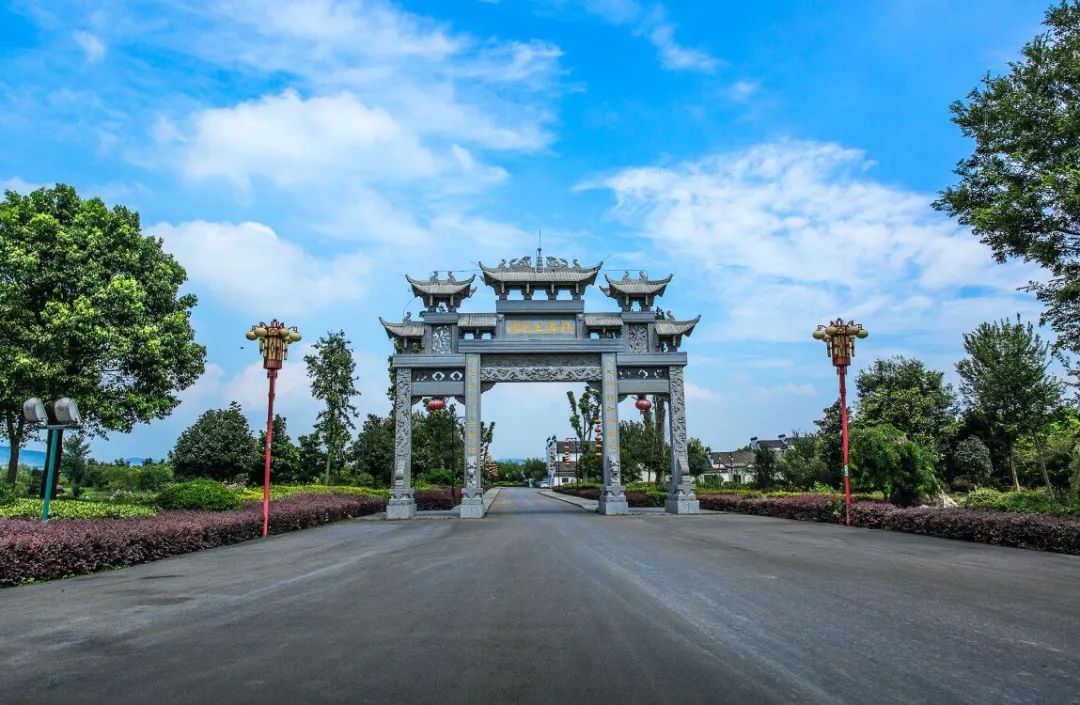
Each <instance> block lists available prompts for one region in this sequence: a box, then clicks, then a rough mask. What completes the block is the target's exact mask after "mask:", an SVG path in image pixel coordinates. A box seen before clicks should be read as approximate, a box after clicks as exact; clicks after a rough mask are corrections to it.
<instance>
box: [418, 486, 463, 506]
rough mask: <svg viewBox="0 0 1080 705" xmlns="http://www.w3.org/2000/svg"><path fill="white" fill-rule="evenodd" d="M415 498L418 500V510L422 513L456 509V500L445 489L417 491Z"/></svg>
mask: <svg viewBox="0 0 1080 705" xmlns="http://www.w3.org/2000/svg"><path fill="white" fill-rule="evenodd" d="M413 496H414V497H415V498H416V508H417V509H418V510H420V511H428V510H432V509H453V508H454V498H453V497H452V496H451V494H450V490H449V489H447V488H445V487H439V488H433V489H430V490H417V491H416V492H415V493H414V495H413Z"/></svg>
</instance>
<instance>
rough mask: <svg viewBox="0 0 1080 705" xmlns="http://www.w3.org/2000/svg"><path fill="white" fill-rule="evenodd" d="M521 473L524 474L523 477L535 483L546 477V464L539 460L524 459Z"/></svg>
mask: <svg viewBox="0 0 1080 705" xmlns="http://www.w3.org/2000/svg"><path fill="white" fill-rule="evenodd" d="M521 471H522V472H523V473H525V477H527V478H529V479H530V480H532V481H533V482H536V481H538V480H542V479H544V478H545V477H547V463H545V462H544V461H543V460H541V459H540V458H526V459H525V462H524V463H522V464H521Z"/></svg>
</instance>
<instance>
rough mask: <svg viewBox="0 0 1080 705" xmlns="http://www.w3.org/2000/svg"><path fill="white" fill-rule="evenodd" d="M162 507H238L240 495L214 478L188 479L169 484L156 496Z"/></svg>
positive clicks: (219, 508)
mask: <svg viewBox="0 0 1080 705" xmlns="http://www.w3.org/2000/svg"><path fill="white" fill-rule="evenodd" d="M157 504H158V506H159V507H161V508H162V509H208V510H214V511H222V510H226V509H239V508H240V505H241V501H240V496H239V495H238V494H237V493H236V492H233V491H232V490H230V489H228V488H227V487H225V486H224V485H222V484H221V483H220V482H215V481H214V480H190V481H188V482H178V483H176V484H173V485H169V486H168V487H166V488H165V489H164V490H162V491H161V494H159V495H158V497H157Z"/></svg>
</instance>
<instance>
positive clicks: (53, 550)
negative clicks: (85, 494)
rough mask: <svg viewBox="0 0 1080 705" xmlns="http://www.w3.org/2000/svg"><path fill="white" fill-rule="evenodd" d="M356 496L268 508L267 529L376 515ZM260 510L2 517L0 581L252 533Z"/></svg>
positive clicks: (372, 501) (79, 570) (304, 499)
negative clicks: (72, 518)
mask: <svg viewBox="0 0 1080 705" xmlns="http://www.w3.org/2000/svg"><path fill="white" fill-rule="evenodd" d="M385 508H386V502H385V501H383V500H381V499H376V498H373V497H366V496H361V495H331V494H302V495H297V496H295V497H291V498H289V499H283V500H278V501H275V502H273V503H272V504H271V505H270V532H271V533H274V534H280V533H285V532H287V531H296V530H298V529H306V528H308V527H312V526H318V525H320V524H326V523H329V522H332V521H339V520H341V519H351V518H354V517H359V516H364V515H366V514H374V513H376V512H381V511H383V510H384V509H385ZM261 533H262V507H261V506H260V505H259V504H254V503H253V504H249V505H247V506H245V507H244V508H243V509H238V510H235V511H224V512H211V511H167V512H162V513H160V514H158V515H157V516H151V517H137V518H133V519H85V520H79V521H63V520H61V521H50V522H49V523H48V524H45V525H42V524H40V523H39V522H37V521H36V520H32V519H0V586H6V585H17V584H19V583H24V582H29V581H34V580H51V579H53V578H63V577H67V576H71V575H82V574H84V573H93V572H95V571H98V570H103V569H105V568H115V567H119V566H127V565H135V564H137V563H147V562H149V561H154V560H158V559H161V558H166V557H168V556H174V555H177V554H181V553H189V552H191V551H200V550H202V549H205V548H215V547H217V546H225V545H227V544H232V543H239V542H241V541H247V540H248V539H253V538H258V537H259V536H260V535H261Z"/></svg>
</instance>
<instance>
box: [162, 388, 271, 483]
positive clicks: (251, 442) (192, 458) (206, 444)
mask: <svg viewBox="0 0 1080 705" xmlns="http://www.w3.org/2000/svg"><path fill="white" fill-rule="evenodd" d="M259 458H260V453H259V447H258V444H257V443H256V441H255V438H254V437H253V436H252V435H251V428H250V427H249V426H248V422H247V419H246V418H245V417H244V414H243V411H241V409H240V405H239V404H237V403H236V402H232V403H230V404H229V407H228V408H227V409H211V410H209V411H207V412H205V413H203V415H202V416H200V417H199V418H198V420H197V421H196V422H195V423H194V424H192V425H191V426H190V427H189V428H187V429H186V430H185V431H184V432H183V433H181V434H180V437H179V438H178V439H176V447H175V448H173V451H172V453H170V454H169V461H170V462H171V463H172V465H173V471H174V472H175V473H176V476H177V477H178V478H185V477H207V478H213V479H215V480H225V481H233V480H236V479H242V478H244V477H246V476H247V475H248V473H249V472H251V469H252V468H253V467H255V466H256V465H258V462H259Z"/></svg>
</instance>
